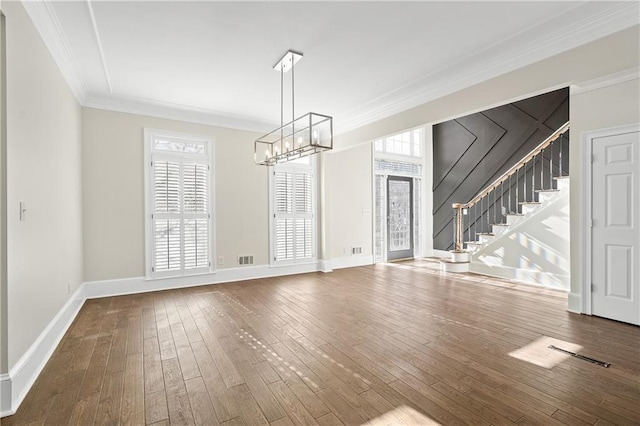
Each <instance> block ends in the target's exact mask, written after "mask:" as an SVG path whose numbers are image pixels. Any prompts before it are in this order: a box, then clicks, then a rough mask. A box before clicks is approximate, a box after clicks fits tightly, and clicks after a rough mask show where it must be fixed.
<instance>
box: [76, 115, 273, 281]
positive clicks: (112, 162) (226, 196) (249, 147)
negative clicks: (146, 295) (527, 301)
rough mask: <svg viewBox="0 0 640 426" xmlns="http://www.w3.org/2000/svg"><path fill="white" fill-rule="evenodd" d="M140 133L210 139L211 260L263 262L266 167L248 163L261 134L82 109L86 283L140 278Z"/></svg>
mask: <svg viewBox="0 0 640 426" xmlns="http://www.w3.org/2000/svg"><path fill="white" fill-rule="evenodd" d="M145 128H154V129H161V130H170V131H175V132H184V133H190V134H196V135H202V136H206V137H209V138H211V139H213V140H214V141H215V153H214V156H215V160H214V161H215V166H214V167H215V204H216V213H215V214H214V223H215V225H214V226H215V238H216V257H224V265H218V266H217V268H218V269H223V268H230V267H236V266H237V263H236V259H237V256H238V255H241V254H252V255H254V256H255V263H256V264H258V265H260V264H262V265H264V264H268V263H269V261H268V252H269V216H268V207H269V206H268V182H267V168H266V167H264V166H257V165H255V164H254V163H253V141H254V140H255V139H256V138H257V137H259V136H260V135H259V134H256V133H252V132H247V131H242V130H234V129H228V128H221V127H212V126H206V125H200V124H192V123H185V122H180V121H174V120H166V119H162V118H154V117H147V116H141V115H134V114H126V113H119V112H112V111H105V110H99V109H93V108H83V109H82V139H83V151H82V164H83V172H82V179H83V188H82V190H83V211H84V232H83V235H84V280H85V281H100V280H110V279H118V278H132V277H141V276H144V273H145V265H144V262H145V253H144V247H145V246H144V230H145V228H144V145H143V142H144V137H143V136H144V135H143V133H144V129H145Z"/></svg>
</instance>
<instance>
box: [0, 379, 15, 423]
mask: <svg viewBox="0 0 640 426" xmlns="http://www.w3.org/2000/svg"><path fill="white" fill-rule="evenodd" d="M12 414H15V411H13V410H12V409H11V376H9V375H8V374H0V417H6V416H10V415H12Z"/></svg>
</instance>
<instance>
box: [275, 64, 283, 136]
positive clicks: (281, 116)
mask: <svg viewBox="0 0 640 426" xmlns="http://www.w3.org/2000/svg"><path fill="white" fill-rule="evenodd" d="M283 138H284V62H283V63H281V64H280V144H281V145H282V139H283ZM274 148H275V147H274Z"/></svg>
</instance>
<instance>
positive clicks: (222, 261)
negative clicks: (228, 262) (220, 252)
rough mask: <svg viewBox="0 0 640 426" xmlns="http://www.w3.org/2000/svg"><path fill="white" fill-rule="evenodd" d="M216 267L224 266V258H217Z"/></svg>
mask: <svg viewBox="0 0 640 426" xmlns="http://www.w3.org/2000/svg"><path fill="white" fill-rule="evenodd" d="M218 265H224V257H222V256H220V257H218Z"/></svg>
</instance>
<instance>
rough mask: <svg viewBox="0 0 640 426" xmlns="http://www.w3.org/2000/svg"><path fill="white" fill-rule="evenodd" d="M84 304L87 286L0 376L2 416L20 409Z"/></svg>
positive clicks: (81, 287) (80, 288) (71, 298)
mask: <svg viewBox="0 0 640 426" xmlns="http://www.w3.org/2000/svg"><path fill="white" fill-rule="evenodd" d="M84 301H85V295H84V285H81V286H80V287H79V288H78V289H77V290H76V292H75V293H74V294H73V295H72V296H71V297H70V298H69V300H67V303H65V304H64V306H63V307H62V309H60V311H58V313H57V314H56V316H55V317H54V318H53V319H52V320H51V322H50V323H49V325H47V327H46V328H45V329H44V330H43V331H42V333H40V335H39V336H38V338H37V339H36V340H35V342H33V344H32V345H31V346H30V347H29V349H28V350H27V351H26V352H25V353H24V355H22V357H20V359H19V360H18V362H16V364H15V365H14V366H13V367H12V368H11V370H10V371H9V374H4V375H2V376H1V377H0V392H1V396H0V417H5V416H9V415H11V414H13V413H15V412H16V411H17V410H18V407H19V406H20V404H21V403H22V401H23V400H24V397H25V396H27V392H29V389H31V386H33V383H34V382H35V381H36V379H37V378H38V376H39V375H40V372H42V369H43V368H44V366H45V365H46V363H47V361H49V358H50V357H51V354H52V353H53V351H54V350H55V349H56V347H57V346H58V344H59V343H60V340H62V337H63V336H64V334H65V333H66V332H67V329H68V328H69V326H70V325H71V323H72V322H73V320H74V319H75V317H76V315H77V314H78V312H79V311H80V308H81V307H82V305H83V304H84Z"/></svg>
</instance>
